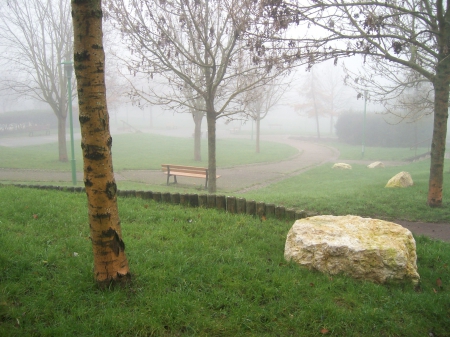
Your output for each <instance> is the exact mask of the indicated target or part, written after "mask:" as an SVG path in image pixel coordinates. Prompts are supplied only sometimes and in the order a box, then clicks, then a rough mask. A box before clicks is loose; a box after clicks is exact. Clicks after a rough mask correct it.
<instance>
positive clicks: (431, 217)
mask: <svg viewBox="0 0 450 337" xmlns="http://www.w3.org/2000/svg"><path fill="white" fill-rule="evenodd" d="M446 166H447V167H449V166H450V161H449V160H446ZM331 167H332V164H325V165H323V166H321V167H318V168H315V169H312V170H309V171H307V172H305V173H303V174H301V175H298V176H296V177H293V178H289V179H286V180H283V181H282V182H279V183H276V184H272V185H270V186H268V187H266V188H263V189H259V190H257V191H254V192H249V193H246V194H243V195H242V197H245V198H247V199H256V200H261V201H266V202H270V203H275V204H278V205H285V206H286V207H293V208H296V209H304V210H306V211H308V212H311V213H317V214H332V215H347V214H356V215H359V216H366V217H373V218H380V219H391V220H392V219H401V220H408V221H424V222H449V219H450V203H449V202H448V198H449V197H450V186H448V184H444V204H443V207H440V208H430V207H428V206H427V205H426V201H427V193H428V179H429V162H428V161H421V162H417V163H411V164H405V165H403V166H400V167H398V166H397V167H386V168H383V169H368V168H367V167H366V166H365V165H357V164H352V170H338V169H332V168H331ZM401 171H407V172H409V173H410V174H411V176H412V179H413V181H414V186H411V187H408V188H385V185H386V183H387V182H388V180H389V179H390V178H391V177H393V176H394V175H396V174H397V173H399V172H401ZM444 180H445V181H448V180H450V172H448V169H447V170H446V172H445V173H444Z"/></svg>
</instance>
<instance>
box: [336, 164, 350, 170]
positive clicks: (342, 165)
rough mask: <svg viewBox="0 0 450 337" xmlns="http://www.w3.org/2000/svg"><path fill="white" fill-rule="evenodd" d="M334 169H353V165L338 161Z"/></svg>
mask: <svg viewBox="0 0 450 337" xmlns="http://www.w3.org/2000/svg"><path fill="white" fill-rule="evenodd" d="M332 168H334V169H341V170H351V169H352V166H351V165H350V164H346V163H336V164H334V165H333V167H332Z"/></svg>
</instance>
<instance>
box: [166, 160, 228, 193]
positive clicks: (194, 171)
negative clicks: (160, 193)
mask: <svg viewBox="0 0 450 337" xmlns="http://www.w3.org/2000/svg"><path fill="white" fill-rule="evenodd" d="M161 170H162V171H163V172H164V173H165V174H167V185H169V178H170V177H171V176H173V181H174V183H175V184H176V183H177V176H183V177H193V178H205V189H207V188H208V169H207V168H205V167H195V166H182V165H172V164H162V165H161ZM219 177H220V176H219V175H218V176H216V178H219Z"/></svg>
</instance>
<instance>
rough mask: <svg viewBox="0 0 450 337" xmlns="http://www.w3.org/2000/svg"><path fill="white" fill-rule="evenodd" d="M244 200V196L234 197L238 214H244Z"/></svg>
mask: <svg viewBox="0 0 450 337" xmlns="http://www.w3.org/2000/svg"><path fill="white" fill-rule="evenodd" d="M245 205H246V200H245V199H244V198H237V199H236V210H237V213H238V214H245Z"/></svg>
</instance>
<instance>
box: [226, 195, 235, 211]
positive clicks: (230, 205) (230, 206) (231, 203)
mask: <svg viewBox="0 0 450 337" xmlns="http://www.w3.org/2000/svg"><path fill="white" fill-rule="evenodd" d="M226 199H227V212H229V213H231V214H236V213H237V211H236V197H227V198H226Z"/></svg>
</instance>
